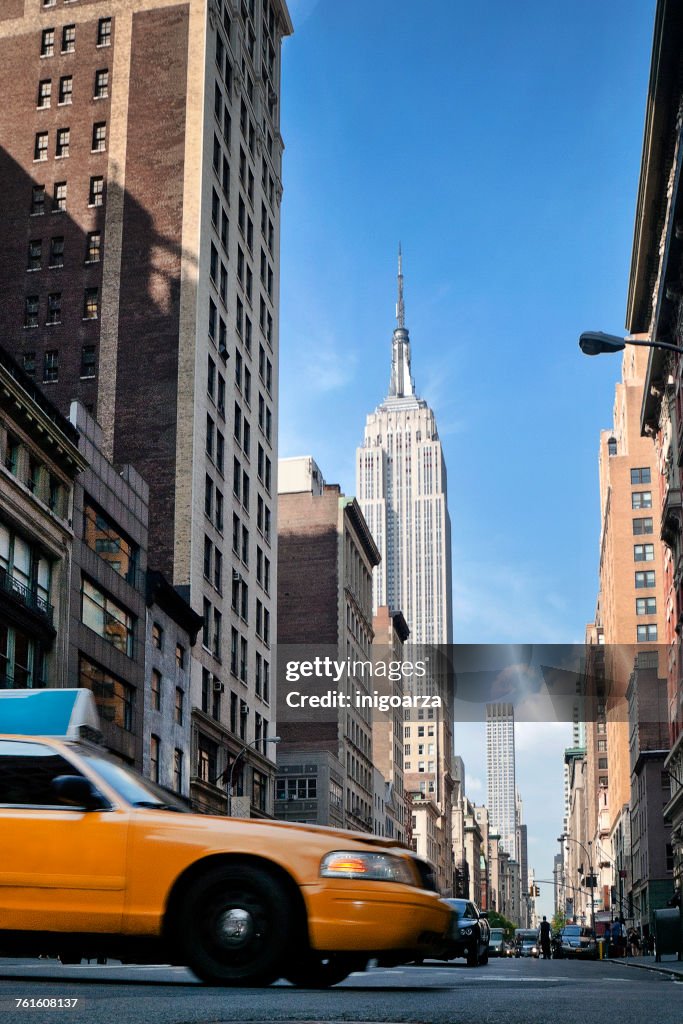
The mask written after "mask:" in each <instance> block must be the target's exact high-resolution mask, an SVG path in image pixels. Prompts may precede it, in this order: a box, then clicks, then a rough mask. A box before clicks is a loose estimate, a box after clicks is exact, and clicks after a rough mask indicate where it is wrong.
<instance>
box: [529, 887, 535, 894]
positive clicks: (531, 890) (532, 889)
mask: <svg viewBox="0 0 683 1024" xmlns="http://www.w3.org/2000/svg"><path fill="white" fill-rule="evenodd" d="M534 888H535V886H533V885H530V886H529V895H530V896H533V895H534Z"/></svg>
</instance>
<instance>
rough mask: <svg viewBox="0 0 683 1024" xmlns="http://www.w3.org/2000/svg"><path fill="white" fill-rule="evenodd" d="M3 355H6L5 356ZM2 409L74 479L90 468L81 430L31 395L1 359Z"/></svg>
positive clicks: (0, 404) (46, 403) (0, 394)
mask: <svg viewBox="0 0 683 1024" xmlns="http://www.w3.org/2000/svg"><path fill="white" fill-rule="evenodd" d="M3 356H4V353H3ZM0 409H2V411H4V412H5V415H6V416H7V417H8V418H10V419H12V420H14V421H15V422H16V423H17V424H19V425H20V426H21V427H22V428H23V429H24V430H25V431H26V433H27V434H28V435H29V436H30V437H31V438H32V439H33V440H34V441H35V442H36V443H37V444H38V445H39V446H40V447H41V448H42V449H43V450H44V451H45V453H46V454H49V455H50V456H51V457H52V458H53V459H54V461H55V463H56V464H57V465H58V466H60V467H61V468H62V469H63V470H64V471H65V472H66V473H67V474H68V475H69V476H71V477H72V478H73V477H75V476H77V475H78V473H81V472H82V471H83V470H84V469H86V468H87V466H88V462H87V459H86V458H85V457H84V456H83V455H81V453H80V452H79V450H78V447H77V445H78V431H77V430H76V429H75V428H74V427H73V425H72V424H71V423H69V421H68V420H66V419H64V417H62V416H61V414H59V413H58V412H57V410H56V409H55V408H54V407H53V406H52V404H51V403H49V402H48V401H47V399H45V400H41V397H39V395H38V394H37V393H35V392H34V393H31V392H29V391H28V390H27V389H26V387H24V383H23V381H22V380H20V379H19V378H18V377H17V376H16V375H15V373H14V372H13V370H12V369H11V368H10V367H8V365H7V363H6V362H5V360H4V358H1V357H0Z"/></svg>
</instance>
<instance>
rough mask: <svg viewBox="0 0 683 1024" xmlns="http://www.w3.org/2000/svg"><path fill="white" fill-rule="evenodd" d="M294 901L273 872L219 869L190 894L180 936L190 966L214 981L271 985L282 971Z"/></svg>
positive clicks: (240, 867)
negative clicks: (291, 906)
mask: <svg viewBox="0 0 683 1024" xmlns="http://www.w3.org/2000/svg"><path fill="white" fill-rule="evenodd" d="M291 919H292V914H291V908H290V901H289V899H288V897H287V893H286V892H285V890H284V888H283V887H282V886H280V885H279V884H278V882H277V881H276V880H275V879H274V878H272V877H271V876H270V875H269V874H268V872H266V871H263V870H260V869H259V868H256V867H252V866H251V865H247V864H245V865H235V866H229V865H226V866H223V867H219V868H215V869H214V870H212V871H210V872H208V873H207V874H206V875H204V876H203V877H201V878H199V879H197V880H196V881H195V882H194V883H193V884H192V885H191V886H190V888H189V889H188V891H187V893H186V894H185V899H184V901H183V905H182V908H181V911H180V914H179V917H178V936H177V937H178V940H179V942H180V944H181V947H182V949H183V952H184V959H185V962H186V963H187V965H188V966H189V967H190V968H191V969H192V970H193V971H194V973H195V974H196V975H197V977H199V978H201V979H202V981H206V982H208V983H209V984H213V985H269V984H270V983H271V982H272V981H274V980H275V979H276V978H277V977H279V976H281V974H282V970H281V968H282V963H283V961H284V958H285V953H286V951H287V948H288V943H289V939H290V923H291Z"/></svg>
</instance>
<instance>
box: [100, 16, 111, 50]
mask: <svg viewBox="0 0 683 1024" xmlns="http://www.w3.org/2000/svg"><path fill="white" fill-rule="evenodd" d="M97 45H98V46H111V18H100V20H99V21H98V22H97Z"/></svg>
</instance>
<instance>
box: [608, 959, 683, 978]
mask: <svg viewBox="0 0 683 1024" xmlns="http://www.w3.org/2000/svg"><path fill="white" fill-rule="evenodd" d="M603 963H608V964H617V965H618V966H619V967H633V968H635V969H636V970H637V971H652V973H653V974H664V975H666V977H667V978H672V979H673V980H674V981H683V970H674V969H673V968H671V967H663V966H660V964H633V963H626V961H624V960H623V958H615V957H605V959H604V960H603Z"/></svg>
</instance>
